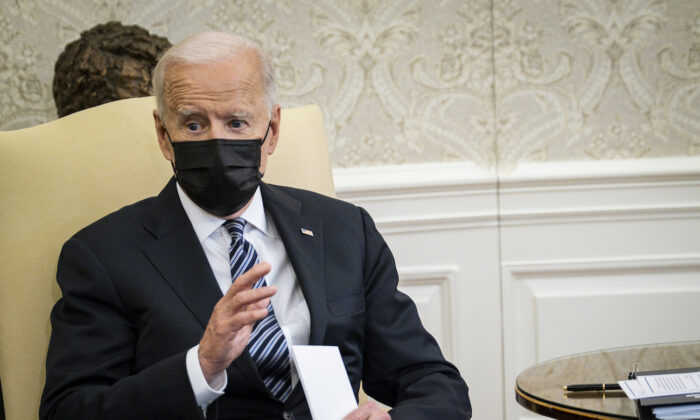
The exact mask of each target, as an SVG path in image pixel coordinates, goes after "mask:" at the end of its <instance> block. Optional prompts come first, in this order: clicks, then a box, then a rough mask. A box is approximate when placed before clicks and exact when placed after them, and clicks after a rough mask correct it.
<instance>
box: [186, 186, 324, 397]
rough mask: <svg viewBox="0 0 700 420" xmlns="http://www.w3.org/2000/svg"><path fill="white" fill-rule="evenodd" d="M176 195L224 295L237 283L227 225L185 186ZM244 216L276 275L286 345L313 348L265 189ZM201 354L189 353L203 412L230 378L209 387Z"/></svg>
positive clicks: (270, 279)
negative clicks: (266, 203) (268, 211)
mask: <svg viewBox="0 0 700 420" xmlns="http://www.w3.org/2000/svg"><path fill="white" fill-rule="evenodd" d="M177 193H178V195H179V197H180V201H181V202H182V207H184V209H185V213H187V217H188V218H189V219H190V222H191V223H192V227H193V228H194V231H195V233H196V235H197V238H198V239H199V242H200V244H201V245H202V249H203V250H204V254H205V255H206V257H207V260H209V265H210V266H211V269H212V271H213V272H214V277H215V278H216V281H217V283H218V284H219V288H220V289H221V293H222V294H226V291H227V290H228V288H229V287H230V286H231V283H232V280H233V279H231V268H230V261H229V258H230V257H229V246H230V245H231V235H230V234H229V233H228V231H227V230H226V228H225V227H223V226H222V224H223V222H224V220H223V219H221V218H220V217H216V216H214V215H212V214H209V213H207V212H205V211H204V210H202V209H201V208H200V207H199V206H197V205H196V204H195V203H194V202H193V201H192V200H191V199H190V198H189V197H188V196H187V194H185V192H184V191H183V190H182V189H181V188H180V185H177ZM241 217H242V218H243V219H245V220H246V222H247V223H246V225H245V229H244V230H243V237H244V238H245V239H246V240H247V241H249V242H250V243H251V244H252V245H253V247H255V250H256V251H257V253H258V259H259V260H260V261H267V262H268V263H270V266H271V270H270V272H269V273H268V274H267V275H266V276H265V280H266V282H267V284H268V285H269V286H272V285H275V286H277V293H275V295H274V296H272V298H271V301H272V306H273V308H274V310H275V316H276V317H277V321H278V322H279V324H280V326H281V328H282V332H283V333H284V336H285V338H286V340H287V343H288V344H289V345H290V346H291V345H297V344H300V345H304V344H308V343H309V334H310V328H311V317H310V314H309V307H308V306H307V304H306V299H304V294H303V293H302V291H301V287H300V286H299V283H298V282H297V280H296V275H295V273H294V269H293V268H292V265H291V264H290V263H289V258H287V251H286V250H285V249H284V244H283V243H282V240H281V239H280V237H279V234H278V233H277V229H276V227H275V224H274V222H273V221H272V219H271V218H269V217H267V214H266V212H265V208H264V207H263V200H262V195H261V194H260V188H258V189H257V191H256V192H255V195H254V196H253V199H252V202H251V204H250V206H248V208H247V209H246V211H245V212H243V214H242V215H241ZM198 350H199V345H197V346H194V347H193V348H191V349H190V350H189V351H188V352H187V358H186V364H187V374H188V375H189V378H190V383H191V384H192V389H193V390H194V395H195V397H196V399H197V404H198V405H199V406H200V407H202V409H206V407H207V405H209V404H210V403H211V402H212V401H214V400H215V399H216V398H218V397H219V396H221V395H223V393H224V388H226V384H227V376H226V372H225V371H224V372H223V373H222V374H221V375H220V376H219V377H217V378H215V379H214V380H212V384H211V386H210V384H209V383H207V381H206V379H205V378H204V373H203V372H202V367H201V366H200V364H199V356H198ZM290 363H291V374H292V386H296V384H297V382H298V381H299V375H298V374H297V371H296V366H295V365H294V361H293V360H290Z"/></svg>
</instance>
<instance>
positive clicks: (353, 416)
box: [343, 401, 391, 420]
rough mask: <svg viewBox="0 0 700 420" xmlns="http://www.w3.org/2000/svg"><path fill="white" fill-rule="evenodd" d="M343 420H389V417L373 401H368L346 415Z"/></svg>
mask: <svg viewBox="0 0 700 420" xmlns="http://www.w3.org/2000/svg"><path fill="white" fill-rule="evenodd" d="M343 420H391V416H389V413H387V412H386V411H384V410H382V409H381V408H380V407H379V406H378V405H377V404H375V403H374V402H373V401H368V402H366V403H365V404H362V405H361V406H360V407H358V408H356V409H355V410H353V411H351V412H350V413H348V415H347V416H345V417H343Z"/></svg>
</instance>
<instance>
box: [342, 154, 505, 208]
mask: <svg viewBox="0 0 700 420" xmlns="http://www.w3.org/2000/svg"><path fill="white" fill-rule="evenodd" d="M333 180H334V182H335V188H336V191H337V193H338V195H339V196H342V197H345V198H346V199H348V200H351V201H352V200H353V199H361V200H372V199H375V200H387V199H395V198H396V197H401V198H403V197H415V196H417V195H428V196H434V195H453V194H459V195H462V194H465V193H466V194H480V193H490V192H493V191H495V190H496V180H497V178H496V175H495V174H494V173H493V172H492V171H489V170H487V169H483V168H480V167H478V166H476V165H474V164H472V163H468V162H464V163H462V162H459V163H421V164H409V165H394V166H376V167H375V166H372V167H353V168H334V169H333Z"/></svg>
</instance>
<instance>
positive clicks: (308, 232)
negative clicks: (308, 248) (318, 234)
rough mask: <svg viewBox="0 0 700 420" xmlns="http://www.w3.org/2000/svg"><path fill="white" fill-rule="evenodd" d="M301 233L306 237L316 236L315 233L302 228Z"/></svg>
mask: <svg viewBox="0 0 700 420" xmlns="http://www.w3.org/2000/svg"><path fill="white" fill-rule="evenodd" d="M301 233H303V234H304V235H307V236H314V233H313V232H312V231H310V230H309V229H304V228H301Z"/></svg>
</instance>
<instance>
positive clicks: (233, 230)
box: [224, 217, 245, 239]
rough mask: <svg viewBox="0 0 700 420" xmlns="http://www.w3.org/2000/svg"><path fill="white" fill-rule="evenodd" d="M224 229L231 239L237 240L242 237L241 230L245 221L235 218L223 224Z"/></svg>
mask: <svg viewBox="0 0 700 420" xmlns="http://www.w3.org/2000/svg"><path fill="white" fill-rule="evenodd" d="M224 227H225V228H226V230H227V231H228V233H230V234H231V237H232V238H235V239H238V238H241V237H243V228H244V227H245V219H244V218H242V217H237V218H235V219H231V220H227V221H225V222H224Z"/></svg>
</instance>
